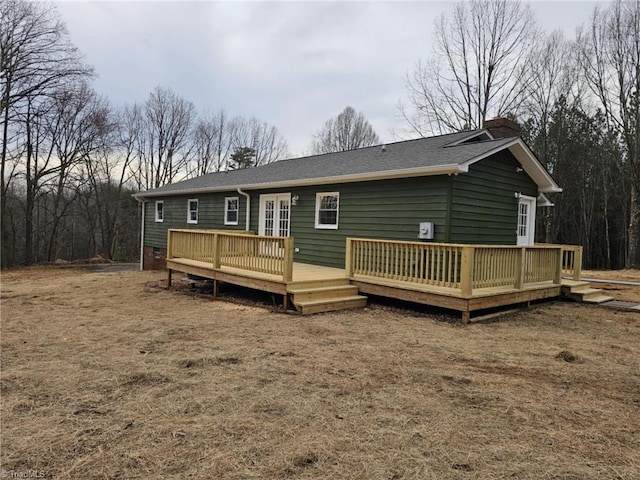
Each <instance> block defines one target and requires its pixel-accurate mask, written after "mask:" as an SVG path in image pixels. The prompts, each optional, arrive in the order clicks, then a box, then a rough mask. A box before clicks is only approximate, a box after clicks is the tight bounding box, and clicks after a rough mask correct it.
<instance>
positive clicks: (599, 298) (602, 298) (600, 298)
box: [582, 294, 613, 303]
mask: <svg viewBox="0 0 640 480" xmlns="http://www.w3.org/2000/svg"><path fill="white" fill-rule="evenodd" d="M610 300H613V297H609V296H608V295H603V294H600V295H593V296H589V297H585V298H583V299H582V302H584V303H604V302H608V301H610Z"/></svg>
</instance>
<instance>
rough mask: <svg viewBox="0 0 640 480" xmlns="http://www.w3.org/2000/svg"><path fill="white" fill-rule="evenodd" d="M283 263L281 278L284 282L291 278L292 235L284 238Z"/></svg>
mask: <svg viewBox="0 0 640 480" xmlns="http://www.w3.org/2000/svg"><path fill="white" fill-rule="evenodd" d="M283 260H284V265H283V272H282V279H283V280H284V281H285V282H290V281H292V280H293V237H287V238H285V239H284V259H283Z"/></svg>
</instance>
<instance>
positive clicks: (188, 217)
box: [187, 198, 200, 225]
mask: <svg viewBox="0 0 640 480" xmlns="http://www.w3.org/2000/svg"><path fill="white" fill-rule="evenodd" d="M192 202H195V204H196V219H195V220H192V219H191V203H192ZM199 208H200V202H199V201H198V199H197V198H190V199H189V200H187V223H190V224H192V225H197V224H198V218H199V213H198V210H199Z"/></svg>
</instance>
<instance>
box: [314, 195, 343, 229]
mask: <svg viewBox="0 0 640 480" xmlns="http://www.w3.org/2000/svg"><path fill="white" fill-rule="evenodd" d="M339 204H340V194H339V193H338V192H329V193H317V194H316V228H319V229H328V230H337V229H338V209H339Z"/></svg>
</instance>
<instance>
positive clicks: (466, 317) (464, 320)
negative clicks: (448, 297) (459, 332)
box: [462, 310, 471, 325]
mask: <svg viewBox="0 0 640 480" xmlns="http://www.w3.org/2000/svg"><path fill="white" fill-rule="evenodd" d="M470 319H471V312H470V311H469V310H464V311H463V312H462V324H463V325H469V320H470Z"/></svg>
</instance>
